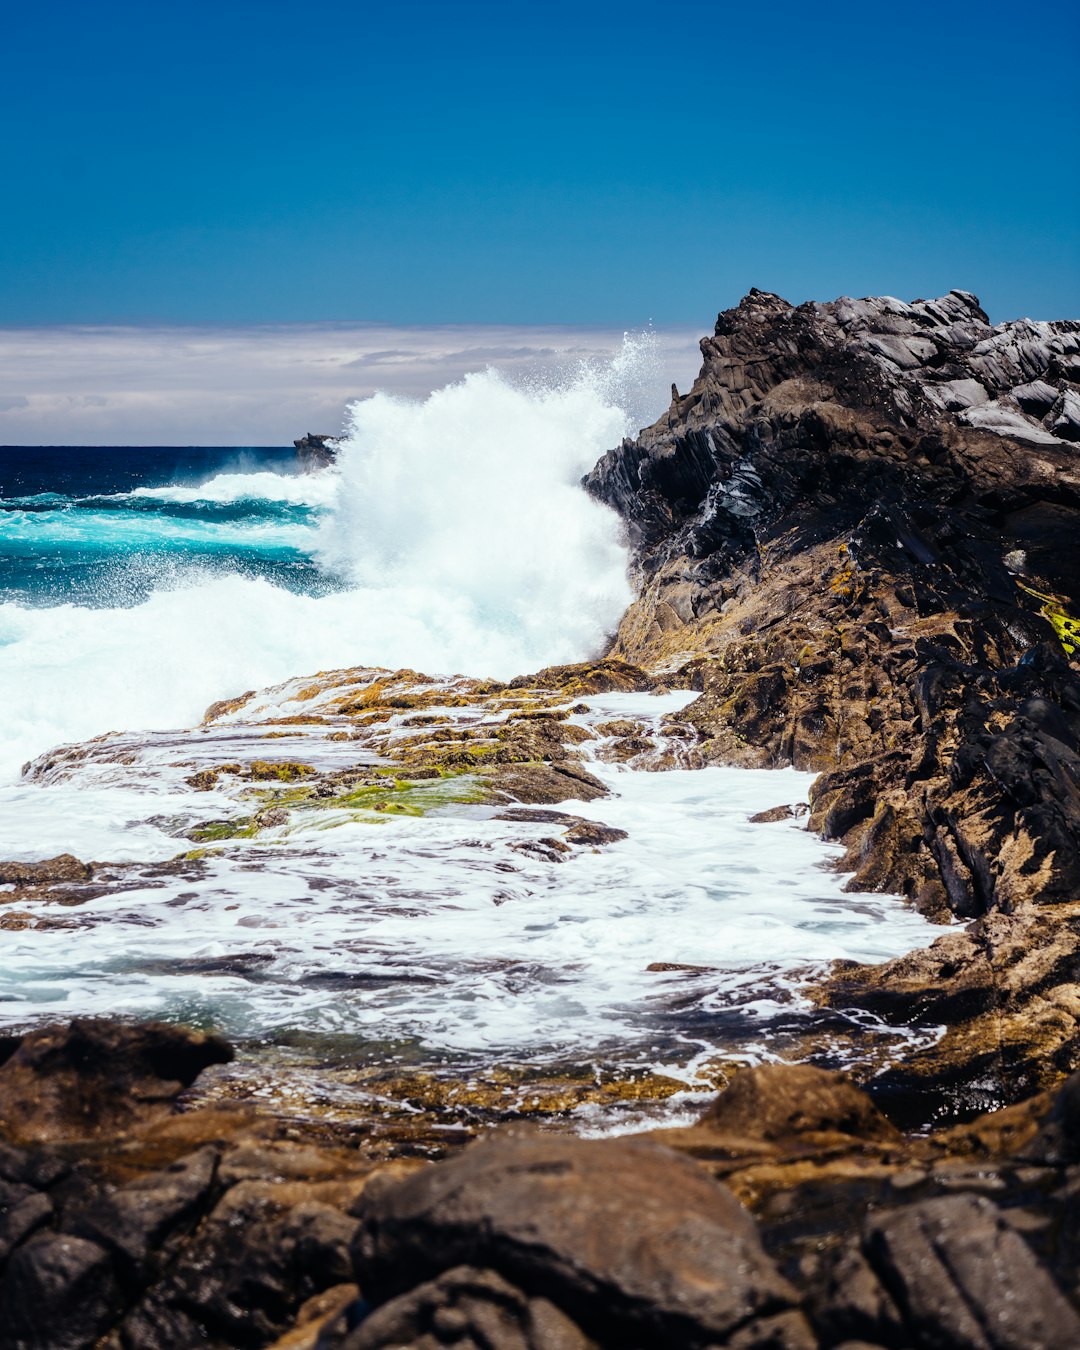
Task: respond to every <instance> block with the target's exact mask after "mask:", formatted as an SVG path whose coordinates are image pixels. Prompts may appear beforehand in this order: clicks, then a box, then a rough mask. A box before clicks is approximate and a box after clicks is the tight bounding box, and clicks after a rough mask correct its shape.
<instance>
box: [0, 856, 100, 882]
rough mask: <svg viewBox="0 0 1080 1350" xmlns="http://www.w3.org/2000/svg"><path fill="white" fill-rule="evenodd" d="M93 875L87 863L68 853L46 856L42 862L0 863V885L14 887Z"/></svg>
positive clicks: (78, 878) (86, 878)
mask: <svg viewBox="0 0 1080 1350" xmlns="http://www.w3.org/2000/svg"><path fill="white" fill-rule="evenodd" d="M93 875H94V869H93V867H92V866H91V865H90V864H89V863H84V862H80V861H79V859H78V858H76V857H74V856H73V855H72V854H70V853H61V854H60V855H59V856H58V857H55V858H46V859H44V861H42V862H3V863H0V885H8V886H15V887H16V888H22V887H26V886H53V885H56V884H57V883H59V882H65V881H89V880H90V878H91V877H92V876H93Z"/></svg>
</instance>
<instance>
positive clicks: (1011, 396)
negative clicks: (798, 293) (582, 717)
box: [586, 291, 1080, 1096]
mask: <svg viewBox="0 0 1080 1350" xmlns="http://www.w3.org/2000/svg"><path fill="white" fill-rule="evenodd" d="M702 354H703V358H704V361H703V365H702V369H701V374H700V375H699V377H698V379H697V381H696V382H695V384H694V386H693V388H692V389H691V391H690V392H689V393H688V394H687V395H685V396H684V397H680V398H678V399H675V400H673V402H672V406H671V408H670V409H669V410H668V412H667V413H666V414H665V416H664V417H662V418H661V419H660V421H658V422H657V423H656V424H655V425H654V426H652V427H650V428H648V429H647V430H645V431H643V432H642V433H641V434H640V436H639V437H638V438H637V439H636V440H634V441H626V442H624V443H623V444H622V445H621V446H620V447H618V448H617V449H615V450H613V451H611V452H610V453H609V454H608V455H606V456H605V457H604V459H603V460H601V461H600V463H599V464H598V465H597V466H596V468H595V469H594V470H593V471H592V473H591V474H590V475H589V476H588V478H587V479H586V485H587V487H588V488H589V490H590V491H591V492H592V493H593V494H594V495H596V496H597V497H599V498H600V499H601V500H603V501H605V502H608V503H609V504H610V505H612V506H613V507H614V508H615V509H616V510H618V511H619V512H620V513H621V515H622V516H623V518H624V520H625V521H626V523H627V529H628V531H629V535H630V538H631V541H632V543H633V545H634V547H635V557H636V570H637V577H638V583H639V599H638V600H637V601H636V602H635V603H634V605H632V606H631V608H630V610H629V611H628V613H627V615H626V617H625V618H624V620H623V623H622V626H621V628H620V630H619V634H618V637H617V640H616V642H615V645H614V649H613V653H612V654H613V655H614V656H616V657H619V658H622V659H626V660H630V661H633V662H636V663H638V664H640V665H643V666H645V667H647V668H650V669H658V668H659V669H660V670H662V671H664V672H665V676H666V678H667V679H668V680H669V681H670V682H672V683H682V684H684V685H688V686H689V687H692V688H695V689H699V690H700V691H701V693H702V697H701V698H700V699H698V700H697V701H696V703H695V704H693V705H692V706H691V708H689V709H688V710H687V712H686V713H685V714H684V715H683V716H682V718H681V719H680V720H681V722H682V724H683V725H684V726H685V727H686V728H687V729H688V731H689V733H690V734H691V735H692V736H693V737H694V738H695V739H696V743H697V749H698V751H699V753H700V754H701V755H703V756H704V757H705V758H706V759H707V760H711V761H713V762H723V763H737V764H747V765H782V764H795V765H796V766H798V767H800V768H803V769H810V770H815V771H818V772H819V773H820V775H821V776H820V777H819V779H818V781H817V783H816V785H815V788H814V791H813V794H812V802H811V807H812V811H811V817H810V824H811V827H812V828H814V829H816V830H818V831H819V832H820V833H821V834H823V835H824V836H825V837H826V838H829V839H835V840H840V841H842V842H843V843H844V844H845V845H846V849H847V856H846V863H845V865H846V866H847V867H848V868H850V869H851V870H852V871H853V872H854V873H855V876H854V879H853V881H852V886H853V888H857V889H863V890H866V889H877V890H887V891H898V892H901V893H902V894H905V895H907V896H908V897H909V898H910V899H911V900H912V901H913V902H914V903H915V904H917V905H918V906H919V907H920V908H921V909H922V910H923V911H924V912H926V913H928V914H930V915H932V916H939V917H951V916H959V917H961V918H967V919H979V918H980V917H981V916H984V915H1005V914H1008V915H1012V914H1017V915H1019V914H1020V913H1021V912H1026V910H1027V908H1028V907H1029V906H1037V907H1047V906H1066V905H1068V904H1070V903H1071V902H1074V901H1076V900H1077V899H1080V664H1078V660H1077V657H1078V651H1080V623H1078V620H1077V617H1076V616H1077V614H1080V605H1078V601H1080V550H1078V549H1077V548H1076V546H1075V541H1076V539H1078V538H1080V449H1078V447H1077V444H1076V440H1077V431H1076V427H1075V423H1074V420H1073V413H1072V411H1071V410H1073V409H1074V408H1075V407H1076V404H1077V397H1078V394H1080V324H1078V323H1072V322H1062V323H1031V322H1030V321H1027V320H1024V321H1021V322H1019V323H1010V324H1003V325H1000V326H998V327H992V326H991V325H990V324H989V322H988V321H987V318H986V316H985V314H984V313H983V312H982V310H981V309H980V308H979V306H978V303H977V301H976V300H975V299H974V297H973V296H970V295H968V294H966V293H964V292H958V291H954V292H951V293H950V294H949V295H947V296H945V297H942V298H941V299H938V300H933V301H916V302H915V303H913V304H910V305H908V304H903V303H901V302H900V301H896V300H891V299H887V298H886V299H871V300H857V301H856V300H848V299H843V300H838V301H836V302H834V303H832V304H805V305H800V306H798V307H794V306H791V305H789V304H787V303H786V302H784V301H783V300H781V299H780V297H778V296H775V295H768V294H764V293H762V292H757V291H754V292H751V293H750V295H749V296H747V297H746V299H745V300H744V301H743V302H742V303H741V304H740V305H739V307H738V308H737V309H734V310H729V311H727V312H725V313H723V314H721V315H720V317H719V319H718V321H717V325H716V331H715V334H714V335H713V336H712V337H710V338H706V339H704V341H703V342H702ZM1022 922H1023V923H1025V924H1033V923H1035V919H1034V918H1033V917H1031V916H1028V917H1026V918H1024V919H1023V920H1022ZM1048 922H1049V923H1051V924H1052V925H1053V926H1054V927H1055V929H1057V930H1058V932H1059V936H1058V938H1057V939H1056V942H1057V944H1058V946H1059V947H1060V946H1061V944H1064V946H1065V947H1066V948H1068V950H1069V951H1071V952H1072V953H1073V957H1071V958H1070V957H1065V955H1064V953H1062V957H1063V960H1062V961H1061V962H1059V963H1058V968H1057V973H1056V974H1055V975H1053V976H1049V975H1048V976H1047V981H1046V982H1044V983H1043V985H1042V986H1041V988H1040V995H1043V994H1047V995H1048V990H1049V982H1053V983H1054V984H1055V985H1056V987H1057V988H1058V994H1057V995H1048V996H1050V997H1051V999H1052V1001H1053V1002H1054V1003H1055V1006H1056V1012H1055V1014H1054V1017H1053V1018H1052V1019H1050V1020H1051V1021H1053V1023H1054V1029H1053V1031H1052V1032H1051V1033H1050V1034H1049V1044H1048V1042H1047V1038H1045V1037H1044V1038H1038V1039H1040V1042H1041V1048H1042V1051H1043V1052H1044V1053H1045V1052H1047V1051H1049V1052H1050V1054H1051V1059H1052V1062H1053V1064H1054V1072H1056V1073H1060V1072H1061V1071H1062V1070H1063V1069H1064V1070H1067V1069H1069V1068H1072V1067H1075V1066H1076V1065H1077V1064H1078V1063H1080V1022H1078V1020H1077V1018H1078V1013H1080V1001H1078V999H1077V996H1076V992H1075V991H1076V988H1077V986H1076V985H1075V966H1076V962H1075V953H1076V945H1075V944H1076V937H1075V932H1074V930H1073V929H1072V928H1071V927H1065V928H1059V926H1058V925H1057V924H1055V923H1054V921H1053V920H1049V921H1048ZM1044 926H1045V925H1044ZM981 931H982V930H979V929H976V930H973V932H972V935H971V937H970V943H971V946H972V960H974V961H976V963H977V962H978V961H979V960H981V959H982V958H981V957H980V956H977V955H976V951H977V950H979V951H981V949H982V946H983V945H984V944H983V943H982V940H981V937H980V933H981ZM993 978H994V980H995V981H996V978H997V977H996V976H995V977H993ZM876 983H877V984H880V981H877V982H876ZM852 986H853V981H852V979H851V977H850V972H847V973H846V974H845V984H844V989H845V991H846V994H847V995H849V996H853V988H852ZM1065 986H1067V988H1065ZM995 988H996V989H997V991H998V992H997V993H996V994H995V995H993V997H992V998H991V1000H990V1001H991V1002H994V1003H996V1004H999V1005H1002V1006H1004V1005H1007V1006H1008V1008H1009V1010H1010V1012H1017V1011H1019V1007H1018V1004H1017V1000H1016V997H1015V991H1013V995H1011V996H1010V997H1009V998H1008V999H1005V998H1004V997H1003V996H1001V989H1000V986H998V985H997V984H995ZM1031 993H1032V991H1031V990H1030V987H1029V988H1028V991H1027V993H1026V994H1024V995H1022V996H1021V997H1020V999H1019V1003H1020V1004H1023V1003H1024V1001H1025V999H1026V998H1028V997H1030V996H1031ZM856 1001H857V1000H856ZM982 1011H983V1013H986V1012H987V1011H988V1010H987V1009H985V1008H984V1009H983V1010H982ZM984 1029H985V1031H986V1034H987V1037H988V1039H987V1042H986V1047H985V1048H986V1050H987V1053H989V1046H990V1044H991V1043H992V1042H993V1040H994V1038H995V1036H996V1035H998V1033H999V1032H1003V1027H1002V1024H1001V1021H1000V1013H999V1012H997V1011H995V1012H990V1015H989V1020H988V1021H986V1022H985V1024H984ZM1031 1053H1034V1049H1032V1051H1031ZM980 1058H985V1055H983V1056H980ZM1029 1068H1030V1069H1031V1072H1027V1071H1026V1070H1025V1072H1022V1073H1021V1074H1020V1078H1024V1077H1025V1073H1027V1077H1028V1079H1030V1078H1031V1074H1032V1073H1033V1072H1034V1066H1029ZM999 1086H1000V1087H1002V1092H1003V1095H1005V1096H1008V1095H1009V1094H1010V1093H1011V1092H1012V1091H1014V1090H1015V1088H1016V1082H1015V1081H1014V1082H1011V1083H1007V1084H1004V1085H1000V1084H999Z"/></svg>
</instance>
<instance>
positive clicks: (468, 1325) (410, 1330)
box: [340, 1266, 594, 1350]
mask: <svg viewBox="0 0 1080 1350" xmlns="http://www.w3.org/2000/svg"><path fill="white" fill-rule="evenodd" d="M447 1343H449V1344H456V1345H465V1346H486V1347H491V1350H593V1345H594V1343H593V1342H592V1341H590V1340H588V1339H587V1338H586V1336H585V1335H584V1334H583V1333H582V1331H581V1329H580V1328H579V1327H577V1326H575V1325H574V1323H573V1322H572V1321H571V1320H570V1319H569V1318H568V1317H567V1316H566V1315H565V1314H564V1313H562V1312H560V1310H559V1309H558V1308H557V1307H556V1306H555V1305H554V1304H553V1303H551V1302H549V1301H548V1300H547V1299H544V1298H529V1297H528V1296H527V1295H525V1294H523V1293H522V1291H521V1290H520V1289H517V1288H515V1287H514V1286H513V1285H512V1284H510V1283H508V1282H507V1281H506V1280H504V1279H503V1278H502V1276H500V1275H498V1274H496V1273H495V1271H492V1270H476V1269H474V1268H472V1267H470V1266H457V1267H455V1268H454V1269H453V1270H449V1271H447V1272H446V1273H445V1274H444V1275H440V1276H439V1277H438V1278H437V1279H435V1280H429V1281H428V1282H427V1283H425V1284H421V1285H419V1286H418V1287H417V1288H416V1289H412V1290H410V1291H409V1292H408V1293H406V1294H401V1295H399V1296H398V1297H397V1298H395V1299H391V1300H390V1302H389V1303H384V1304H383V1305H382V1307H380V1308H378V1309H377V1310H376V1311H375V1312H374V1313H372V1314H371V1316H369V1317H368V1318H367V1319H366V1320H365V1321H364V1322H363V1324H362V1325H361V1326H360V1327H358V1328H357V1330H356V1331H354V1332H353V1333H352V1334H351V1335H350V1336H348V1337H347V1338H346V1339H345V1340H344V1341H343V1342H342V1343H341V1347H340V1350H400V1347H402V1346H405V1345H408V1346H414V1347H417V1350H419V1348H420V1347H423V1350H428V1347H430V1348H431V1350H436V1347H438V1346H442V1345H446V1344H447Z"/></svg>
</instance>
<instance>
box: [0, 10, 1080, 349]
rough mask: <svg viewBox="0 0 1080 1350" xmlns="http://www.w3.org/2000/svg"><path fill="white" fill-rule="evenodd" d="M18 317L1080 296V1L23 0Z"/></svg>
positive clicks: (671, 310)
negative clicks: (875, 296) (1076, 57)
mask: <svg viewBox="0 0 1080 1350" xmlns="http://www.w3.org/2000/svg"><path fill="white" fill-rule="evenodd" d="M4 48H5V57H6V59H5V62H4V65H5V75H4V80H3V82H2V84H0V104H2V108H0V113H2V121H0V126H2V127H3V137H2V141H0V198H2V199H3V200H2V201H0V207H2V209H0V325H9V326H10V325H26V324H30V325H37V324H56V323H181V324H184V323H186V324H204V323H210V324H214V323H221V324H257V323H289V322H299V321H304V322H323V321H357V320H365V321H380V322H386V323H399V324H428V323H436V324H437V323H473V322H475V323H494V324H518V323H528V324H596V325H614V326H619V325H626V326H635V325H640V324H643V323H645V322H647V321H648V320H649V319H652V320H655V321H656V322H657V323H660V324H672V325H682V324H688V325H690V326H692V327H697V328H700V329H701V330H702V331H704V329H705V328H706V327H708V326H709V325H710V324H711V321H712V319H713V317H714V316H715V313H716V311H717V310H718V309H720V308H722V307H726V306H728V305H730V304H734V303H735V302H736V301H737V300H738V299H739V297H740V296H741V295H742V294H743V293H744V292H745V291H746V290H748V289H749V288H750V287H751V286H759V287H762V288H765V289H770V290H777V291H779V292H781V293H782V294H784V295H785V296H786V297H787V298H789V299H791V300H794V301H801V300H804V299H808V298H813V299H829V298H832V297H833V296H835V295H837V294H842V293H848V294H870V293H889V294H895V295H899V296H901V297H903V298H906V299H911V298H914V297H916V296H925V295H930V294H938V293H941V292H942V291H945V290H948V289H949V288H950V287H953V286H959V287H962V288H966V289H970V290H974V291H975V292H976V293H977V294H978V295H980V296H981V297H982V299H983V303H984V305H985V307H986V308H987V309H988V310H989V312H990V314H991V317H992V318H993V319H994V320H1002V319H1005V318H1012V317H1017V316H1019V315H1021V314H1029V315H1031V316H1032V317H1036V318H1057V317H1072V316H1080V242H1078V221H1080V209H1078V208H1080V200H1078V182H1080V174H1078V172H1077V168H1078V165H1077V144H1078V134H1077V133H1078V130H1080V92H1078V88H1080V86H1078V81H1077V79H1076V77H1075V71H1074V70H1073V69H1072V68H1071V62H1072V55H1070V53H1072V54H1075V52H1076V51H1077V50H1078V49H1080V7H1078V6H1076V4H1075V0H1073V2H1072V3H1068V4H1065V3H1056V2H1049V3H1035V4H1030V5H1028V6H1027V7H1024V8H1020V7H1017V6H1016V5H1015V4H1010V5H1008V6H1006V5H1004V4H999V3H996V2H995V0H989V2H988V3H979V4H976V3H964V4H949V3H938V4H926V3H921V0H919V2H916V3H908V4H905V5H891V6H883V5H874V4H870V3H868V2H867V3H861V4H829V3H821V4H813V5H811V4H791V3H784V2H783V0H781V2H779V3H773V4H769V5H763V4H762V5H756V6H755V5H746V4H738V5H728V4H724V3H711V4H707V3H682V2H681V0H671V2H670V3H665V4H659V3H649V4H643V3H633V0H623V3H619V4H614V3H606V2H605V3H591V4H590V3H582V0H578V3H574V4H569V3H563V2H562V0H546V2H545V3H543V4H533V5H507V4H506V3H499V4H488V3H462V4H450V3H441V4H432V3H427V2H426V0H412V2H411V3H407V4H402V3H399V4H395V5H386V4H379V5H375V4H371V3H356V2H354V3H338V2H337V0H309V3H307V4H299V3H297V2H296V0H290V3H279V0H260V2H259V3H248V0H215V3H212V4H210V3H204V0H187V3H184V4H182V5H181V4H176V3H171V2H170V0H161V3H158V4H153V5H148V4H146V3H145V0H140V3H138V4H135V3H125V2H121V0H101V2H100V3H94V4H90V3H87V2H86V0H79V2H78V3H70V2H67V0H65V2H59V0H40V3H38V4H36V5H33V6H31V5H25V4H24V5H17V6H9V7H8V9H7V11H6V14H5V20H4Z"/></svg>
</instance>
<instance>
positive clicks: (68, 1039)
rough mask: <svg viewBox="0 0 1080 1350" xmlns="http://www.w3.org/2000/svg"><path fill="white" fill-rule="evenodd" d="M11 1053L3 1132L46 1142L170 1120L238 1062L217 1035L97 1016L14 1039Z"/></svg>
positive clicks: (3, 1087)
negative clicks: (190, 1093)
mask: <svg viewBox="0 0 1080 1350" xmlns="http://www.w3.org/2000/svg"><path fill="white" fill-rule="evenodd" d="M6 1051H7V1055H6V1058H3V1060H2V1062H0V1134H4V1135H7V1136H8V1137H9V1138H12V1139H26V1140H29V1141H33V1142H34V1143H38V1144H40V1143H44V1142H46V1141H52V1140H62V1139H80V1138H84V1137H87V1136H93V1135H102V1134H115V1133H117V1132H120V1131H122V1130H125V1129H127V1128H129V1127H131V1126H132V1125H134V1124H135V1123H137V1122H138V1123H145V1122H146V1121H147V1120H148V1119H150V1118H152V1117H154V1116H160V1115H167V1114H169V1113H170V1112H171V1111H172V1109H173V1104H174V1102H175V1100H176V1098H177V1097H178V1096H179V1095H180V1093H181V1092H182V1091H183V1090H184V1089H185V1088H186V1087H189V1086H190V1085H191V1084H192V1083H193V1082H194V1081H195V1079H196V1078H197V1077H198V1075H199V1074H200V1073H201V1072H202V1070H203V1069H205V1068H208V1067H209V1066H210V1065H211V1064H226V1063H228V1062H229V1060H231V1059H232V1050H231V1048H230V1047H229V1045H228V1044H227V1043H226V1042H225V1041H223V1040H221V1038H220V1037H217V1036H209V1035H204V1034H202V1033H200V1032H196V1031H190V1030H188V1028H186V1027H178V1026H171V1025H168V1024H166V1023H164V1022H146V1023H142V1024H139V1025H135V1026H131V1025H127V1024H125V1023H121V1022H112V1021H107V1020H104V1019H94V1018H79V1019H77V1020H75V1021H73V1022H70V1023H68V1024H66V1025H61V1026H52V1027H44V1028H42V1029H41V1030H40V1031H33V1032H30V1033H28V1034H27V1035H26V1036H22V1037H16V1038H11V1039H9V1040H8V1041H7V1042H6ZM2 1055H3V1049H0V1056H2Z"/></svg>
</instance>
